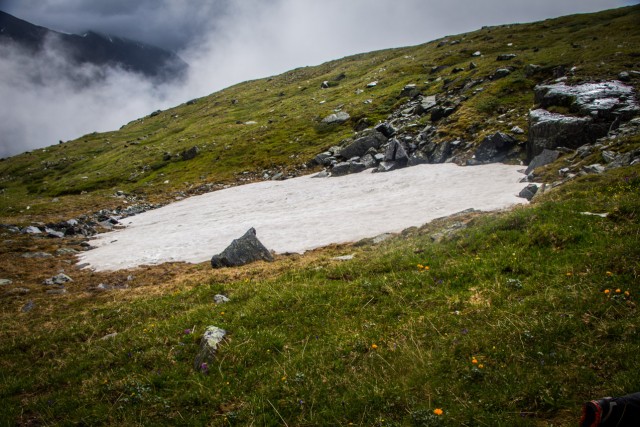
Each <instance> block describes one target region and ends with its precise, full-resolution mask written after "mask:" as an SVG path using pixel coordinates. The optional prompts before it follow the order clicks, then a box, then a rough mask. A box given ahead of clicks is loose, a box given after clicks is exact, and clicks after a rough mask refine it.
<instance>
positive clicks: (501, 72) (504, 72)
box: [491, 68, 511, 80]
mask: <svg viewBox="0 0 640 427" xmlns="http://www.w3.org/2000/svg"><path fill="white" fill-rule="evenodd" d="M509 74H511V70H510V69H508V68H498V69H497V70H496V71H495V72H494V73H493V75H492V76H491V79H492V80H496V79H501V78H503V77H507V76H508V75H509Z"/></svg>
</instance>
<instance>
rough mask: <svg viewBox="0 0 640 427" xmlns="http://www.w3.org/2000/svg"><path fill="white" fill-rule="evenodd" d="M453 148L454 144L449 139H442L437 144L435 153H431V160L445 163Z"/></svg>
mask: <svg viewBox="0 0 640 427" xmlns="http://www.w3.org/2000/svg"><path fill="white" fill-rule="evenodd" d="M452 150H453V146H452V145H451V142H449V141H442V142H440V143H439V144H435V148H434V150H433V154H431V162H432V163H444V162H445V161H446V160H447V159H448V158H449V156H451V152H452Z"/></svg>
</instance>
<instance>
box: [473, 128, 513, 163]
mask: <svg viewBox="0 0 640 427" xmlns="http://www.w3.org/2000/svg"><path fill="white" fill-rule="evenodd" d="M516 144H517V141H516V140H515V138H513V137H512V136H511V135H507V134H506V133H502V132H496V133H494V134H493V135H489V136H487V137H486V138H484V139H483V140H482V142H480V144H479V145H478V148H476V151H475V153H474V157H475V159H476V160H477V161H479V162H485V163H486V162H501V161H503V160H504V159H505V158H506V157H507V154H508V153H509V150H511V149H512V148H513V147H514V146H515V145H516Z"/></svg>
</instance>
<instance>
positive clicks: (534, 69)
mask: <svg viewBox="0 0 640 427" xmlns="http://www.w3.org/2000/svg"><path fill="white" fill-rule="evenodd" d="M541 71H542V67H541V66H540V65H536V64H528V65H527V66H525V67H524V75H525V77H531V76H533V75H535V74H537V73H539V72H541Z"/></svg>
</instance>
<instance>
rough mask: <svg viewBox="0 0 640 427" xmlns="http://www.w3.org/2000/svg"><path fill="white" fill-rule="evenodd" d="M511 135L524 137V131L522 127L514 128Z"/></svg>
mask: <svg viewBox="0 0 640 427" xmlns="http://www.w3.org/2000/svg"><path fill="white" fill-rule="evenodd" d="M511 133H515V134H516V135H522V134H523V133H524V130H522V128H521V127H520V126H514V127H512V128H511Z"/></svg>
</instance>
